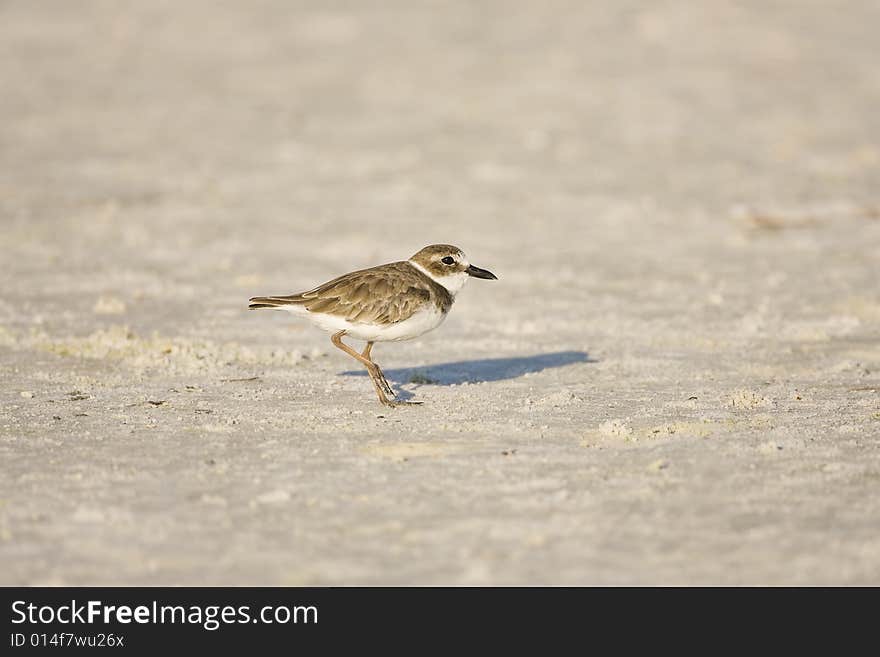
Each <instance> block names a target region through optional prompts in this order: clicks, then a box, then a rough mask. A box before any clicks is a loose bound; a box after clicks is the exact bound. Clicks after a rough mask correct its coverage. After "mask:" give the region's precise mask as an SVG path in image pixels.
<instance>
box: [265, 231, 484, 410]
mask: <svg viewBox="0 0 880 657" xmlns="http://www.w3.org/2000/svg"><path fill="white" fill-rule="evenodd" d="M471 277H473V278H485V279H490V280H497V278H498V277H497V276H495V274H493V273H492V272H490V271H487V270H485V269H480V268H479V267H474V266H473V265H472V264H470V262H468V259H467V257H466V256H465V254H464V252H463V251H462V250H461V249H459V248H458V247H455V246H450V245H449V244H432V245H431V246H426V247H425V248H424V249H422V250H421V251H419V252H418V253H416V254H415V255H414V256H412V257H411V258H410V259H409V260H403V261H401V262H391V263H389V264H387V265H379V266H378V267H371V268H370V269H361V270H359V271H353V272H351V273H349V274H344V275H343V276H340V277H339V278H334V279H333V280H332V281H329V282H327V283H324V284H323V285H319V286H318V287H316V288H314V289H312V290H309V291H308V292H302V293H301V294H291V295H289V296H273V297H253V298H252V299H251V300H250V301H251V304H250V308H251V309H257V308H275V309H279V310H287V311H289V312H291V313H293V314H294V315H299V316H302V317H306V318H308V319H309V320H310V321H311V322H312V323H313V324H315V325H316V326H318V327H319V328H321V329H323V330H325V331H329V332H330V333H331V334H332V335H331V336H330V340H331V342H333V344H334V346H336V347H338V348H339V349H341V350H342V351H344V352H345V353H347V354H348V355H349V356H351V357H352V358H355V359H356V360H357V361H359V362H360V363H361V364H363V365H364V367H366V368H367V372H368V373H369V375H370V379H371V380H372V382H373V387H374V388H375V389H376V395H377V396H378V397H379V401H380V402H381V403H382V404H384V405H386V406H399V405H401V404H414V403H421V402H405V401H399V400H397V399H394V397H396V395H395V393H394V390H393V389H392V388H391V386H390V385H389V384H388V381H387V380H386V379H385V375H384V374H382V370H381V369H380V368H379V366H378V365H377V364H376V363H375V362H374V361H373V359H372V356H371V351H372V349H373V344H375V343H376V342H396V341H399V340H411V339H412V338H417V337H418V336H420V335H422V334H423V333H427V332H428V331H430V330H432V329H435V328H437V327H438V326H440V324H442V323H443V320H444V319H446V315H447V314H448V313H449V309H450V308H452V303H453V301H455V295H456V294H458V293H459V292H460V291H461V289H462V288H463V287H464V284H465V283H466V282H467V280H468V278H471ZM345 336H348V337H351V338H354V339H355V340H364V341H366V343H367V346H366V347H365V348H364V350H363V352H361V353H358V352H357V351H355V350H354V349H352V348H351V347H350V346H348V345H347V344H345V343H344V342H343V341H342V338H343V337H345ZM389 396H390V397H391V398H389Z"/></svg>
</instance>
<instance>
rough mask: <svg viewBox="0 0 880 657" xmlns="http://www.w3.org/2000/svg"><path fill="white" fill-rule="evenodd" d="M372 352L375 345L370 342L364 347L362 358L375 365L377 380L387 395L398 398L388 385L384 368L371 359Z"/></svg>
mask: <svg viewBox="0 0 880 657" xmlns="http://www.w3.org/2000/svg"><path fill="white" fill-rule="evenodd" d="M372 350H373V343H372V342H368V343H367V346H366V347H364V351H363V353H362V354H361V356H363V357H364V358H366V359H367V360H368V361H370V362H371V363H373V367H375V368H376V369H375V372H376V378H377V379H378V382H379V385H380V386H382V389H383V390H384V391H385V392H386V393H387V394H389V395H391V396H392V397H396V396H397V395H396V394H395V393H394V390H393V389H392V388H391V385H390V384H389V383H388V379H386V378H385V374H384V373H383V372H382V368H380V367H379V365H378V364H377V363H375V362H374V361H373V359H372V358H370V352H371V351H372Z"/></svg>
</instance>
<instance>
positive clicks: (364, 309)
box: [251, 261, 453, 324]
mask: <svg viewBox="0 0 880 657" xmlns="http://www.w3.org/2000/svg"><path fill="white" fill-rule="evenodd" d="M251 302H252V305H251V308H274V307H277V306H284V305H289V304H297V305H301V306H303V307H305V308H306V309H307V310H308V311H310V312H315V313H327V314H329V315H337V316H339V317H344V318H345V319H346V320H348V321H349V322H357V323H363V324H373V323H378V324H393V323H395V322H402V321H403V320H406V319H409V318H410V317H412V315H413V314H414V313H415V312H417V311H418V310H419V309H421V308H422V307H423V306H424V305H425V304H426V303H434V304H435V305H436V306H437V308H438V309H439V310H440V311H441V312H443V313H446V312H448V311H449V309H450V308H451V307H452V302H453V297H452V295H451V294H450V293H449V291H448V290H447V289H446V288H445V287H443V286H442V285H440V284H438V283H436V282H434V281H433V280H432V279H431V278H429V277H428V276H425V274H423V273H422V272H420V271H419V270H418V269H416V268H415V267H413V266H412V265H411V264H410V263H408V262H406V261H402V262H392V263H389V264H387V265H379V266H378V267H371V268H370V269H361V270H359V271H354V272H351V273H349V274H344V275H343V276H339V277H338V278H334V279H333V280H332V281H328V282H327V283H324V284H323V285H319V286H318V287H316V288H314V289H312V290H309V291H308V292H303V293H302V294H292V295H289V296H272V297H254V298H253V299H251Z"/></svg>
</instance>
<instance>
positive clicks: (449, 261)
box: [440, 256, 455, 265]
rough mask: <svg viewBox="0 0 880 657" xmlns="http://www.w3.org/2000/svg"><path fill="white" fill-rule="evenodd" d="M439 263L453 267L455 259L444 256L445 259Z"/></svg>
mask: <svg viewBox="0 0 880 657" xmlns="http://www.w3.org/2000/svg"><path fill="white" fill-rule="evenodd" d="M440 262H442V263H443V264H444V265H454V264H455V258H453V257H452V256H446V257H445V258H443V259H441V260H440Z"/></svg>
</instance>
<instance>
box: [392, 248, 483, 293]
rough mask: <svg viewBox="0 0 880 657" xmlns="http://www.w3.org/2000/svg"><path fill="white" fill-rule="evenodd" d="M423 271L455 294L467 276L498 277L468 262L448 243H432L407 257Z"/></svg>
mask: <svg viewBox="0 0 880 657" xmlns="http://www.w3.org/2000/svg"><path fill="white" fill-rule="evenodd" d="M409 262H410V263H411V264H413V265H415V266H416V267H417V268H418V269H420V270H421V271H422V272H423V273H425V274H427V275H428V276H430V277H431V278H432V279H433V280H434V281H436V282H437V283H439V284H440V285H442V286H443V287H445V288H446V289H447V290H449V292H450V293H451V294H453V295H454V294H455V293H456V292H458V291H459V290H461V288H463V287H464V284H465V283H466V282H467V280H468V278H485V279H488V280H493V281H494V280H497V279H498V277H497V276H496V275H495V274H493V273H492V272H490V271H488V270H486V269H480V268H479V267H475V266H474V265H472V264H471V263H470V262H468V259H467V256H465V254H464V251H462V250H461V249H459V248H458V247H457V246H452V245H450V244H432V245H431V246H426V247H425V248H424V249H422V250H421V251H419V252H418V253H416V254H415V255H414V256H412V257H411V258H410V259H409Z"/></svg>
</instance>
